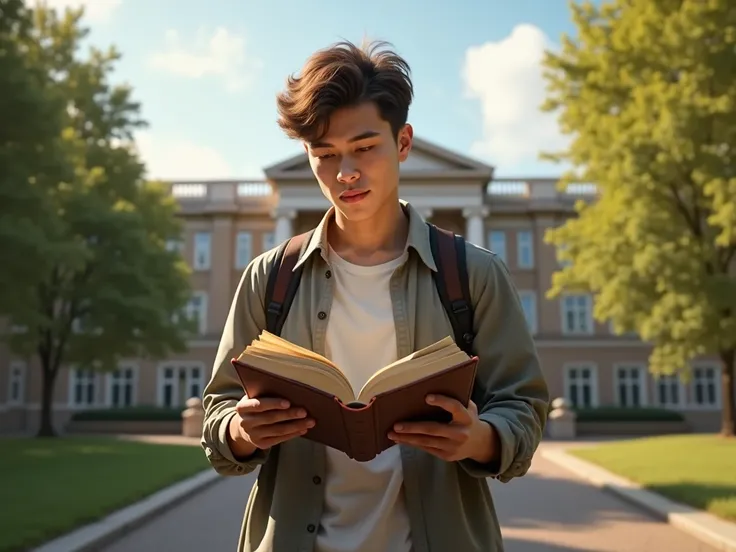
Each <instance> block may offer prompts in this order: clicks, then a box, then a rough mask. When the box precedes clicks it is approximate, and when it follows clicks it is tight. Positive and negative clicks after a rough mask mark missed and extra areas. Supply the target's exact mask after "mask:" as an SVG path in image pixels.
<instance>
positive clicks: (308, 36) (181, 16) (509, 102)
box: [47, 0, 574, 179]
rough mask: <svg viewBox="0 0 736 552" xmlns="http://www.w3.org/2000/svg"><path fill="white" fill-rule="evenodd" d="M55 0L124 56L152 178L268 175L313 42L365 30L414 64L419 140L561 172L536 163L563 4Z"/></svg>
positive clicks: (528, 170) (503, 163) (502, 162)
mask: <svg viewBox="0 0 736 552" xmlns="http://www.w3.org/2000/svg"><path fill="white" fill-rule="evenodd" d="M47 3H48V4H49V5H51V6H54V7H62V8H63V7H65V6H73V7H76V6H79V5H80V4H84V5H86V6H87V16H86V23H87V24H88V25H89V27H90V29H91V36H90V40H91V41H92V42H93V43H94V44H96V45H99V46H107V45H110V44H114V45H115V46H116V47H117V48H118V49H119V50H120V51H121V52H122V54H123V59H122V60H121V62H120V63H119V65H118V70H117V71H116V73H115V75H114V79H115V80H118V81H127V82H129V83H130V84H131V85H132V86H133V88H134V92H135V98H136V99H137V100H139V101H140V102H141V103H142V105H143V115H144V117H145V118H146V119H147V120H148V122H149V124H150V127H149V128H148V129H147V130H146V131H145V132H143V133H141V134H140V135H139V136H138V137H137V138H138V142H139V146H140V149H141V152H142V155H143V156H144V158H145V160H146V162H147V164H148V167H149V171H150V176H152V177H156V178H168V179H204V178H243V179H246V178H254V179H258V178H262V173H261V168H262V167H264V166H268V165H270V164H272V163H275V162H278V161H280V160H283V159H284V158H286V157H289V156H291V155H293V154H295V153H298V152H299V151H300V145H299V144H298V143H296V142H294V141H292V140H289V139H287V138H285V137H284V136H283V134H282V132H281V130H280V129H279V128H278V127H277V126H276V123H275V120H276V116H277V115H276V105H275V100H274V97H275V94H276V93H277V92H278V91H279V90H280V89H281V87H282V85H283V82H284V79H285V78H286V76H287V75H289V74H290V73H293V72H296V71H298V70H299V68H300V67H301V65H302V63H303V62H304V60H305V59H306V58H307V57H308V56H309V54H310V53H311V52H312V51H314V50H315V49H318V48H321V47H324V46H327V45H329V44H330V43H332V42H334V41H337V40H340V39H348V40H352V41H356V42H359V41H361V40H362V39H363V37H364V36H365V37H368V38H376V39H382V40H387V41H389V42H391V43H392V44H393V45H394V46H395V48H396V50H397V51H398V52H399V53H400V54H401V55H403V56H404V57H405V58H406V59H407V61H408V62H409V64H410V65H411V67H412V72H413V77H414V84H415V94H416V96H415V100H414V103H413V104H412V107H411V110H410V116H409V118H410V122H411V123H412V124H413V126H414V129H415V133H416V134H417V135H419V136H421V137H423V138H425V139H428V140H431V141H433V142H435V143H437V144H439V145H441V146H444V147H447V148H450V149H452V150H455V151H457V152H459V153H463V154H466V155H470V156H472V157H475V158H477V159H479V160H481V161H484V162H486V163H489V164H491V165H493V166H495V167H496V174H497V176H503V177H537V176H539V177H544V176H556V175H558V174H559V173H560V172H561V168H560V167H557V166H555V165H552V164H549V163H542V162H540V161H539V160H538V153H539V151H540V150H543V149H553V150H554V149H557V148H559V147H561V146H562V145H564V143H565V142H564V139H563V138H562V137H561V136H560V135H559V133H558V131H557V125H556V122H555V121H554V119H553V118H552V117H551V116H549V115H545V114H542V113H540V112H539V110H538V106H539V104H540V102H541V101H542V99H543V97H544V90H543V84H544V83H543V80H542V77H541V70H540V65H539V62H540V59H541V56H542V52H543V50H544V49H545V48H553V49H554V48H555V47H556V45H557V44H559V42H560V37H561V35H562V33H573V32H574V28H573V25H572V22H571V18H570V11H569V7H568V2H567V0H516V1H515V2H509V1H508V0H455V1H454V2H453V3H452V4H450V2H447V1H445V2H439V1H437V2H434V3H433V2H427V1H426V0H425V1H421V0H405V1H403V2H396V1H389V0H373V1H372V2H355V1H349V0H342V1H339V0H313V1H312V2H304V1H303V0H302V1H298V0H207V1H206V2H205V1H202V0H197V1H195V0H47ZM205 6H206V7H205ZM450 6H452V7H450Z"/></svg>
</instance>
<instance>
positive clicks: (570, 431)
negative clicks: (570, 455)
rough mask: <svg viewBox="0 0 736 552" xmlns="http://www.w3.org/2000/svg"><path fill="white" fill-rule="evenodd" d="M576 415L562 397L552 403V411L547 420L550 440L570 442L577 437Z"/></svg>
mask: <svg viewBox="0 0 736 552" xmlns="http://www.w3.org/2000/svg"><path fill="white" fill-rule="evenodd" d="M576 423H577V415H576V414H575V411H574V410H573V409H572V408H571V405H570V403H568V402H567V401H566V400H565V399H563V398H562V397H558V398H556V399H555V400H553V401H552V411H551V412H550V413H549V416H548V418H547V433H548V435H549V436H550V438H551V439H561V440H570V439H575V437H576V436H577V431H576V429H577V428H576Z"/></svg>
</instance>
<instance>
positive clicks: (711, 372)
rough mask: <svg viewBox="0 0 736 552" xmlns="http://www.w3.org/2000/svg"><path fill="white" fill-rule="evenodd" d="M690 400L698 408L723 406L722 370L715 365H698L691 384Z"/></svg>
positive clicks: (694, 370) (694, 369)
mask: <svg viewBox="0 0 736 552" xmlns="http://www.w3.org/2000/svg"><path fill="white" fill-rule="evenodd" d="M690 401H691V402H692V405H693V406H696V407H698V408H721V371H720V369H719V368H717V367H715V366H696V367H694V368H693V379H692V381H691V384H690Z"/></svg>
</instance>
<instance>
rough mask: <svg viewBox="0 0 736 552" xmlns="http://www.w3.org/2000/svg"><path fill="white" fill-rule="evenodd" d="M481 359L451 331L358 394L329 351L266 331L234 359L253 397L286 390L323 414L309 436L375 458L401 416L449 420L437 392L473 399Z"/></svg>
mask: <svg viewBox="0 0 736 552" xmlns="http://www.w3.org/2000/svg"><path fill="white" fill-rule="evenodd" d="M477 360H478V359H477V358H476V357H470V356H468V355H467V354H466V353H465V352H464V351H462V350H461V349H460V348H459V347H458V346H457V345H456V344H455V342H454V341H453V340H452V338H451V337H449V336H448V337H446V338H444V339H442V340H440V341H437V342H436V343H433V344H432V345H430V346H428V347H425V348H423V349H420V350H419V351H416V352H414V353H412V354H410V355H408V356H406V357H404V358H401V359H399V360H397V361H396V362H393V363H392V364H389V365H388V366H385V367H384V368H382V369H380V370H379V371H377V372H376V373H375V374H373V376H371V377H370V378H369V379H368V381H367V382H366V383H365V385H363V387H362V389H360V390H359V391H358V392H357V393H356V392H355V391H354V390H353V388H352V386H351V385H350V382H349V381H348V379H347V378H346V377H345V375H344V374H343V372H342V371H341V370H340V368H339V367H338V366H336V365H335V364H333V363H332V362H330V361H329V360H328V359H327V358H325V357H323V356H321V355H318V354H316V353H314V352H312V351H310V350H308V349H305V348H303V347H299V346H297V345H295V344H293V343H291V342H289V341H287V340H285V339H282V338H280V337H278V336H276V335H273V334H271V333H268V332H263V333H262V334H261V335H260V336H259V337H258V338H257V339H255V340H253V342H252V343H251V344H250V345H248V346H247V347H246V348H245V350H244V351H243V352H242V353H241V354H240V355H239V356H238V358H237V359H232V364H233V366H234V367H235V369H236V371H237V373H238V377H239V378H240V381H241V383H242V384H243V387H244V389H245V392H246V394H247V395H248V396H249V397H254V398H255V397H266V396H270V397H280V398H284V399H287V400H289V401H290V402H291V403H292V405H294V406H301V407H303V408H304V409H305V410H306V411H307V412H308V415H309V416H311V417H312V418H313V419H314V420H315V426H314V427H313V428H312V429H310V430H309V431H308V432H307V434H306V435H305V436H304V437H305V438H307V439H312V440H314V441H317V442H320V443H322V444H325V445H327V446H331V447H333V448H337V449H339V450H342V451H343V452H345V453H346V454H348V455H349V456H350V457H351V458H355V459H357V460H360V461H365V460H370V459H371V458H373V457H374V456H376V455H377V454H379V453H380V452H382V451H383V450H385V449H387V448H388V447H390V446H391V445H392V444H393V441H391V440H390V439H389V438H388V432H389V431H390V430H391V428H392V426H393V425H394V424H395V423H396V422H399V421H408V420H420V419H421V420H436V421H449V419H450V418H449V414H448V413H447V412H445V411H444V410H442V409H440V408H438V407H434V406H431V405H428V404H427V403H426V400H425V398H426V396H427V395H428V394H430V393H435V394H440V395H446V396H450V397H452V398H455V399H457V400H458V401H460V402H461V403H463V404H464V405H467V404H468V402H469V401H470V394H471V391H472V387H473V382H474V380H475V371H476V365H477Z"/></svg>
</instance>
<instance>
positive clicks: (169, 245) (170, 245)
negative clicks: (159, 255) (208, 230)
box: [166, 238, 184, 255]
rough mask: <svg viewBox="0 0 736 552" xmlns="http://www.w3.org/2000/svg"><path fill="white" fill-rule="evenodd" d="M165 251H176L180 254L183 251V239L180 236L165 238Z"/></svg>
mask: <svg viewBox="0 0 736 552" xmlns="http://www.w3.org/2000/svg"><path fill="white" fill-rule="evenodd" d="M166 251H171V252H176V253H179V255H181V254H182V253H183V252H184V240H182V239H181V238H174V239H170V240H166Z"/></svg>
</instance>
